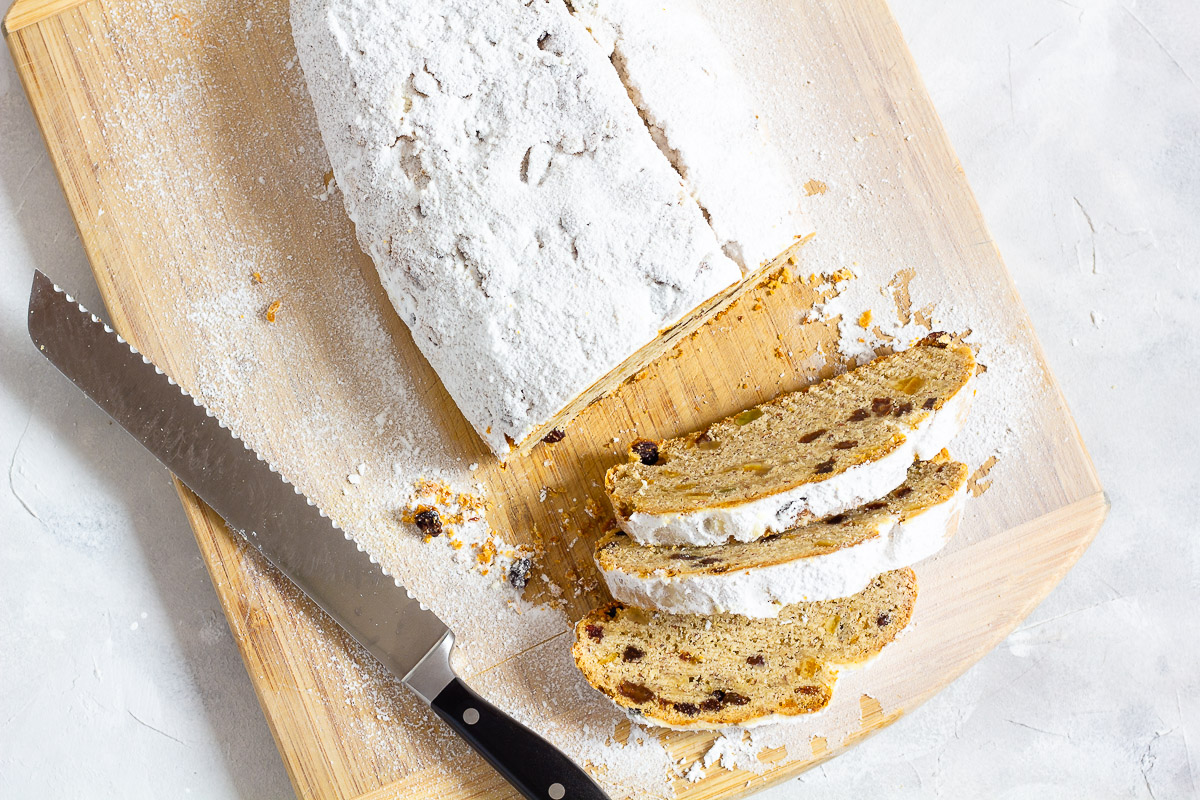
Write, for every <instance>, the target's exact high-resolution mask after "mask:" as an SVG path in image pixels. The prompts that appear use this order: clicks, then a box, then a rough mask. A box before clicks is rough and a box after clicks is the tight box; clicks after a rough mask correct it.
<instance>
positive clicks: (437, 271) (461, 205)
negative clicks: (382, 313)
mask: <svg viewBox="0 0 1200 800" xmlns="http://www.w3.org/2000/svg"><path fill="white" fill-rule="evenodd" d="M291 19H292V31H293V36H294V38H295V41H296V50H297V53H298V55H299V59H300V64H301V65H302V67H303V68H304V74H305V77H306V79H307V83H308V89H309V93H310V94H311V96H312V100H313V107H314V109H315V111H316V118H317V123H318V125H319V127H320V129H321V134H322V137H323V139H324V141H325V146H326V149H327V151H328V153H329V160H330V163H331V165H332V167H333V173H334V175H335V176H336V178H337V186H338V188H340V190H341V192H342V196H343V200H344V202H345V206H346V211H347V213H348V214H349V216H350V218H351V219H352V220H353V221H354V224H355V231H356V233H357V236H358V239H359V242H360V244H361V245H362V247H363V249H364V250H365V251H366V252H367V253H368V254H369V255H370V256H371V258H372V259H373V260H374V262H375V266H376V268H377V270H378V272H379V278H380V281H381V283H382V284H383V287H384V289H386V290H387V293H388V296H389V298H390V299H391V301H392V304H393V306H395V309H396V311H397V313H398V314H399V316H400V317H401V318H402V319H403V320H404V322H405V323H406V324H407V325H408V327H409V329H410V331H411V332H412V337H413V341H414V342H415V343H416V345H417V347H418V348H420V350H421V352H422V353H423V354H424V355H425V357H426V359H427V360H428V361H429V364H430V365H431V366H432V367H433V368H434V370H436V371H437V373H438V376H439V377H440V378H441V380H442V383H443V384H444V385H445V387H446V389H447V391H448V392H449V393H450V395H451V396H452V397H453V398H454V401H455V403H457V405H458V407H459V409H460V410H461V411H462V413H463V415H464V416H465V417H466V419H467V420H468V421H469V422H470V423H471V425H472V426H473V427H474V428H475V430H476V431H477V432H478V433H479V435H480V436H481V437H483V439H484V440H485V441H486V442H487V443H488V445H489V446H490V447H491V448H492V450H493V451H494V452H496V453H497V454H500V455H506V454H508V453H509V452H511V451H512V450H513V449H514V448H516V449H527V448H529V447H532V446H533V445H534V444H536V443H537V442H538V441H540V440H541V438H542V437H544V436H545V435H546V434H547V433H549V432H550V431H551V430H553V429H554V428H555V427H557V426H561V425H563V424H565V422H567V421H569V419H570V417H571V416H572V415H574V414H575V413H578V411H579V410H581V409H582V408H583V407H584V406H585V405H586V404H587V403H588V402H589V401H591V400H593V399H595V398H596V397H598V396H599V395H600V394H602V393H603V392H604V391H606V390H608V389H609V388H611V387H612V386H615V385H617V384H619V383H620V381H621V380H623V379H624V378H625V377H627V376H628V375H631V374H633V373H634V372H636V370H637V369H639V368H640V367H641V366H643V365H644V364H645V363H647V362H648V361H649V360H650V359H652V358H654V357H656V356H657V355H659V354H660V353H661V352H662V351H663V350H664V349H665V348H667V347H668V346H669V345H670V344H671V343H672V342H673V340H672V339H671V336H681V335H685V334H686V333H688V332H689V331H691V330H694V329H695V327H697V326H698V325H699V324H700V323H701V322H702V321H703V320H704V319H705V318H706V317H707V316H708V315H710V314H712V313H716V312H718V311H719V310H720V308H721V307H722V304H723V303H727V302H729V301H730V299H731V293H732V290H731V289H730V287H732V286H734V285H735V284H737V282H738V281H739V280H740V279H741V270H740V269H739V267H738V266H737V264H735V263H734V262H733V261H731V260H730V259H729V258H728V257H727V256H726V255H725V254H724V253H723V252H722V250H721V246H720V244H719V243H718V241H717V238H716V236H715V234H714V233H713V230H712V228H711V227H710V226H709V225H708V223H707V222H706V221H705V219H704V215H703V213H702V211H701V209H700V207H699V205H698V204H697V202H696V201H695V200H694V199H693V198H692V196H691V195H690V194H689V193H688V192H687V191H686V190H685V188H684V187H683V186H682V185H681V178H680V176H679V174H678V173H677V172H676V171H675V170H674V169H673V168H672V165H671V164H670V162H669V161H668V159H667V157H666V156H665V155H664V154H663V153H662V152H661V151H660V150H659V149H658V147H657V146H656V145H655V143H654V141H653V140H652V138H651V135H650V132H649V131H648V130H647V128H646V126H645V124H644V123H643V122H642V120H641V118H640V117H639V116H638V112H637V109H636V108H635V107H634V105H633V103H632V102H631V101H630V99H629V95H628V93H627V92H626V89H625V87H624V86H623V85H622V84H621V80H620V77H619V76H618V74H617V71H616V70H615V69H614V68H613V66H612V64H611V63H610V62H609V60H608V59H607V58H606V57H605V54H604V53H603V51H602V50H601V48H600V47H599V46H598V45H597V44H596V42H595V41H594V40H593V39H592V38H591V37H590V35H589V34H588V33H587V31H586V30H585V28H584V26H583V25H582V24H580V22H579V21H578V20H577V19H574V18H573V17H572V16H571V15H570V13H569V12H568V10H567V8H566V5H565V4H564V3H562V2H559V1H558V0H555V2H544V0H539V1H538V2H524V1H523V0H425V1H424V2H392V0H292V3H291ZM714 298H715V299H714Z"/></svg>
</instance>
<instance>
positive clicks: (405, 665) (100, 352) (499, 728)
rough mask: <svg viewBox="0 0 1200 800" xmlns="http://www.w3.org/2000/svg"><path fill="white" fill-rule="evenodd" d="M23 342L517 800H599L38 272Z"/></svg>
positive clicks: (299, 509) (430, 616)
mask: <svg viewBox="0 0 1200 800" xmlns="http://www.w3.org/2000/svg"><path fill="white" fill-rule="evenodd" d="M29 335H30V338H32V340H33V343H34V344H35V345H36V346H37V348H38V351H39V352H41V354H42V355H43V356H45V357H46V358H47V359H48V360H49V361H50V362H51V363H52V364H54V366H55V367H57V368H58V369H59V371H61V372H62V373H63V374H64V375H66V376H67V377H68V378H69V379H70V380H71V381H72V382H73V383H74V384H75V385H76V386H78V387H79V388H80V389H81V390H83V392H84V394H86V395H87V396H88V397H89V398H91V399H92V401H94V402H95V403H96V404H97V405H98V406H100V408H101V409H103V410H104V411H105V412H106V413H107V414H108V415H109V416H111V417H112V418H113V420H114V421H116V422H117V423H118V424H119V425H120V426H121V427H122V428H124V429H125V430H126V431H128V432H129V433H130V434H132V435H133V436H134V437H135V438H136V439H137V440H138V441H139V442H141V444H142V446H144V447H145V448H146V449H147V450H149V451H150V452H151V453H152V454H153V455H154V456H155V458H157V459H158V460H159V461H160V462H162V464H163V465H165V466H166V467H167V468H168V469H169V470H170V471H171V472H173V473H174V474H175V475H176V476H177V477H178V478H179V480H180V481H182V482H183V484H184V485H185V486H187V487H188V488H189V489H191V490H192V491H193V492H194V493H195V494H196V495H197V496H199V497H200V498H201V499H202V500H204V502H205V503H207V504H208V505H209V506H210V507H212V509H213V510H214V511H216V512H217V513H218V514H220V515H221V517H222V518H223V519H224V520H225V522H226V523H227V524H228V525H229V526H230V528H232V529H234V530H236V531H239V532H240V533H242V535H243V536H245V538H246V540H247V541H248V542H249V543H250V544H252V545H253V546H254V547H256V548H257V549H258V550H259V551H260V552H262V554H263V555H264V556H266V557H267V559H268V560H269V561H270V562H271V563H272V564H273V565H274V566H275V567H276V568H278V569H279V571H280V572H282V573H283V574H284V575H286V576H287V577H288V578H289V579H290V580H291V581H292V582H293V583H295V584H296V586H298V587H299V588H300V589H301V590H303V591H304V593H305V594H307V595H308V596H309V597H310V598H311V599H312V600H313V601H314V602H315V603H316V604H317V605H318V606H320V607H321V609H322V610H324V611H325V612H326V613H327V614H328V615H329V616H330V617H331V618H332V619H333V620H334V621H335V622H336V623H337V624H338V625H340V626H341V627H342V628H344V629H345V630H346V631H347V632H348V633H349V634H350V635H351V636H352V637H354V639H355V640H356V641H358V642H359V643H360V644H361V645H362V646H363V647H365V648H366V649H367V650H368V651H369V652H370V653H371V655H373V656H374V657H375V658H376V659H378V660H379V661H380V663H382V664H383V665H384V666H385V667H387V668H388V669H389V670H390V671H391V672H393V673H394V674H396V675H397V676H399V677H400V678H402V679H403V681H404V683H405V684H407V685H408V686H409V687H410V688H411V689H413V690H414V691H415V692H416V693H417V694H418V695H419V696H420V697H421V698H422V699H423V700H424V701H425V702H427V703H429V704H430V706H431V707H432V708H433V710H434V711H435V712H436V713H437V714H438V716H440V717H441V718H442V719H443V720H445V721H446V722H447V723H448V724H449V725H450V726H451V727H452V728H454V729H455V730H456V731H457V732H458V733H459V734H460V735H461V736H462V737H463V738H464V739H465V740H466V741H467V742H468V743H469V744H470V745H471V746H472V747H474V748H475V750H476V751H478V752H479V753H480V755H482V756H483V757H484V758H486V759H487V760H488V761H489V762H490V763H491V764H492V766H494V767H495V768H496V769H497V770H498V771H499V772H500V773H501V774H502V775H503V776H504V777H505V778H506V779H507V780H508V781H509V782H510V783H512V785H513V786H514V787H515V788H516V789H517V790H518V791H520V792H521V793H522V794H523V795H524V796H525V797H528V798H538V800H542V799H543V798H551V800H558V798H564V797H569V798H603V797H605V795H604V793H603V792H602V791H601V790H600V789H599V787H598V786H596V784H595V783H594V782H593V781H592V780H591V778H590V777H589V776H588V775H587V773H586V772H584V771H583V770H582V769H580V768H579V767H577V766H576V765H575V764H574V763H573V762H571V761H570V760H569V759H568V758H567V757H566V756H564V755H563V754H562V753H560V752H559V751H558V750H556V749H555V748H553V747H552V746H551V745H550V744H548V743H547V742H546V741H545V740H543V739H541V738H539V737H538V736H537V735H536V734H534V733H533V732H532V731H530V730H529V729H528V728H525V727H524V726H522V725H520V724H519V723H517V722H516V721H515V720H513V719H511V718H510V717H508V716H507V715H505V714H504V713H503V712H501V711H499V710H498V709H496V708H495V707H494V706H492V705H491V704H490V703H488V702H487V701H485V700H483V699H482V698H481V697H479V696H478V695H477V694H475V693H474V692H473V691H472V690H471V689H470V688H469V687H467V685H466V684H465V683H463V682H462V681H461V680H460V679H459V678H457V677H456V676H455V674H454V672H453V670H452V668H451V666H450V651H451V649H452V648H453V644H454V635H453V633H451V632H450V630H449V628H447V627H446V625H445V624H444V623H443V622H442V621H441V620H440V619H438V618H437V616H436V615H435V614H434V613H433V612H432V611H430V610H428V609H427V608H425V607H424V606H422V605H421V603H420V602H419V601H417V600H416V599H415V598H413V597H412V596H411V595H410V594H409V592H408V591H407V590H406V589H405V588H404V587H403V586H402V585H401V584H400V582H399V581H398V580H393V579H392V578H390V577H388V576H387V575H385V574H384V572H383V570H382V569H381V568H380V567H379V566H378V565H377V564H376V563H374V561H373V560H372V559H371V558H369V557H368V555H367V554H366V553H365V552H363V550H362V548H361V547H359V546H358V545H356V544H355V543H354V542H353V541H352V540H351V539H350V537H349V536H348V535H347V534H344V533H343V532H342V531H341V530H340V529H339V528H337V526H336V525H334V524H333V522H331V521H330V519H329V518H328V517H327V516H325V514H324V513H323V512H322V511H321V510H320V509H319V508H318V507H317V506H316V505H315V504H314V503H313V502H312V501H311V500H309V499H308V498H307V497H305V496H304V495H303V494H302V493H301V492H300V490H299V489H296V488H295V487H293V486H292V484H290V483H288V481H286V480H285V479H284V478H283V477H282V476H281V475H280V474H279V473H278V472H276V471H275V470H273V469H272V468H271V466H270V465H269V464H268V463H267V462H266V461H264V460H263V459H262V458H261V457H260V456H259V455H258V454H257V453H255V452H254V451H253V450H252V449H250V447H249V446H248V445H246V444H245V443H243V442H242V441H241V440H240V439H238V438H237V437H236V436H235V435H234V434H233V433H232V432H231V431H230V430H229V429H228V428H227V427H225V426H224V424H222V423H221V421H220V420H218V419H217V418H216V417H215V416H214V415H213V414H212V412H211V411H209V410H208V409H206V408H205V407H204V406H203V405H202V404H201V403H200V401H199V400H196V399H194V398H193V397H191V396H190V395H189V394H188V393H187V392H186V391H184V390H183V389H182V388H181V387H180V386H179V385H178V384H176V383H175V381H174V380H172V379H171V378H170V377H169V376H168V375H166V374H165V373H164V372H163V371H162V370H161V369H159V368H158V367H157V366H155V365H154V363H153V362H151V360H150V359H149V358H147V357H145V356H143V355H142V354H140V353H139V352H138V351H137V350H136V349H135V348H134V347H133V346H132V345H130V344H129V343H127V342H126V341H125V340H124V339H123V338H121V337H120V336H119V335H117V334H116V333H115V332H114V331H113V330H112V328H110V327H109V326H107V325H105V324H104V323H103V322H102V321H101V320H100V319H99V317H97V316H96V315H94V314H92V313H91V312H89V311H88V310H87V309H86V308H84V307H83V305H82V304H79V303H77V302H75V300H74V299H73V298H71V297H70V296H69V295H68V294H66V292H64V291H62V290H61V289H60V288H59V287H58V286H56V285H55V284H54V283H53V282H52V281H51V280H50V279H49V278H47V277H46V276H45V275H44V274H43V273H42V272H40V271H37V272H36V273H35V274H34V278H33V288H32V291H31V292H30V297H29Z"/></svg>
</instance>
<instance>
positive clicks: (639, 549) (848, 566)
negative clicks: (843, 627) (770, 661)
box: [596, 451, 968, 617]
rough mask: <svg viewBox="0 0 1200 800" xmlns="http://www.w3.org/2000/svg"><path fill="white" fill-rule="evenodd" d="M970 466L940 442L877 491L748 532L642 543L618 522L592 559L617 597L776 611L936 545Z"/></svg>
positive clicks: (841, 589) (676, 608)
mask: <svg viewBox="0 0 1200 800" xmlns="http://www.w3.org/2000/svg"><path fill="white" fill-rule="evenodd" d="M967 473H968V470H967V467H966V465H965V464H960V463H958V462H956V461H951V460H949V458H948V457H947V456H946V455H945V451H943V452H942V453H940V454H939V455H938V456H937V457H936V458H935V459H933V460H931V461H918V462H916V463H915V464H913V465H912V466H911V467H910V468H909V470H908V478H907V479H906V480H905V481H904V483H903V484H901V485H900V486H899V487H898V488H897V489H895V490H894V491H892V493H891V494H889V495H887V496H886V497H884V498H882V499H880V500H873V501H871V502H870V503H867V504H866V505H864V506H860V507H859V508H857V509H855V510H853V511H849V512H846V513H844V514H838V515H836V516H833V517H829V518H827V519H824V520H821V521H820V522H814V523H812V524H811V525H804V526H801V527H798V528H793V529H791V530H789V531H786V532H784V533H775V534H771V535H769V536H765V537H763V538H762V539H759V540H757V541H754V542H733V543H731V544H725V545H714V546H710V547H697V546H694V545H659V546H655V547H643V546H641V545H638V544H637V543H636V542H634V541H633V540H631V539H630V538H629V537H628V536H626V535H625V534H624V532H622V531H620V530H616V531H612V532H610V533H608V534H606V535H605V536H603V537H601V539H600V541H599V542H598V543H597V545H596V564H597V566H599V567H600V574H601V575H602V576H603V577H604V582H605V583H606V584H608V590H609V592H611V593H612V596H613V597H614V598H615V599H616V600H618V601H620V602H623V603H628V604H630V605H634V606H640V607H642V608H653V609H656V610H658V611H667V612H670V613H673V614H716V613H733V614H742V615H745V616H748V617H774V616H776V615H777V614H778V613H779V612H780V610H781V609H782V608H783V607H784V606H787V605H790V604H792V603H799V602H806V601H815V600H827V599H830V598H835V597H846V596H848V595H852V594H854V593H855V592H858V591H860V590H862V588H863V587H864V586H866V585H867V584H869V583H870V582H871V580H872V579H873V578H874V577H875V576H876V575H878V574H879V573H881V572H886V571H888V570H894V569H899V568H901V567H907V566H909V565H911V564H915V563H916V562H918V561H920V560H921V559H923V558H927V557H929V556H931V555H933V554H934V553H936V552H937V551H938V550H940V549H941V548H942V546H943V545H944V544H945V543H946V542H947V541H949V539H950V537H951V536H953V534H954V531H955V529H956V528H957V527H958V519H959V516H960V513H961V511H962V506H963V503H964V501H965V499H966V487H967Z"/></svg>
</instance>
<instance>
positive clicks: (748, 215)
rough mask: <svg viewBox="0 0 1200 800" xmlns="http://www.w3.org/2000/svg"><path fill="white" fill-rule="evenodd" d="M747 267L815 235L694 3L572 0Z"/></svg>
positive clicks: (748, 98)
mask: <svg viewBox="0 0 1200 800" xmlns="http://www.w3.org/2000/svg"><path fill="white" fill-rule="evenodd" d="M568 4H569V5H570V6H571V9H572V11H573V13H574V14H575V15H576V17H578V18H579V19H580V20H581V21H582V22H583V23H584V24H585V25H586V26H587V28H588V30H589V31H590V32H591V34H592V36H593V37H594V38H595V39H596V41H597V42H598V43H599V44H600V46H601V47H602V48H603V49H604V51H605V53H606V54H608V55H609V57H610V58H611V59H612V62H613V65H614V66H615V67H616V68H617V71H618V72H619V73H620V75H621V80H622V82H624V84H625V86H626V88H627V89H628V90H629V96H630V98H631V99H632V100H633V102H634V103H635V104H636V105H637V107H638V110H639V111H640V112H641V115H642V119H643V120H644V121H645V123H646V125H647V126H649V128H650V133H651V135H652V136H653V137H654V140H655V142H656V143H657V144H658V146H659V148H660V149H661V150H662V151H663V152H664V153H666V154H667V157H668V158H670V160H671V163H672V164H673V165H674V166H675V168H676V170H677V171H678V172H679V174H680V175H681V176H683V181H684V185H685V186H687V188H688V191H689V192H691V194H692V196H693V197H695V198H696V200H697V202H698V203H699V204H700V207H701V208H703V209H704V212H705V217H706V218H707V219H708V221H709V224H711V225H712V227H713V230H714V231H716V234H717V239H718V240H719V241H720V243H721V247H722V249H723V250H724V251H725V253H726V255H728V256H729V257H730V258H732V259H733V260H734V261H736V262H737V263H738V265H739V266H741V267H742V269H743V270H744V271H746V272H750V271H752V270H754V269H755V268H757V267H758V266H759V265H760V264H762V263H764V262H766V261H768V260H770V259H772V258H774V257H775V256H777V255H778V254H779V253H781V252H782V251H783V250H785V249H787V248H788V247H789V246H790V245H792V244H793V243H794V242H795V240H796V238H797V237H802V236H805V235H807V234H809V233H811V232H812V227H811V225H810V224H809V222H808V220H806V219H805V218H804V216H803V214H802V213H801V211H800V199H799V192H797V191H796V189H795V187H794V186H793V185H792V183H791V180H790V178H789V176H788V171H787V170H786V169H785V168H784V165H783V162H782V159H781V157H780V154H779V153H778V152H776V150H775V147H774V145H773V144H772V143H771V141H770V139H769V136H768V131H767V130H766V126H765V124H764V123H763V122H762V121H761V119H760V117H759V115H758V114H757V113H756V111H755V109H754V108H753V107H752V105H751V103H752V97H753V95H752V93H751V91H750V90H749V88H748V87H747V86H746V85H745V83H744V82H743V81H742V79H741V77H740V76H739V75H738V73H737V71H736V70H735V69H734V67H733V65H732V64H731V63H730V61H729V57H728V55H727V54H726V52H725V49H724V47H723V46H722V45H721V43H720V42H719V41H718V39H717V36H716V33H715V32H714V31H713V29H712V26H711V25H710V24H709V22H708V21H707V20H706V19H705V18H704V17H703V16H702V15H701V14H700V11H699V9H697V8H696V6H695V4H694V3H693V2H692V0H660V2H655V3H647V2H644V0H568Z"/></svg>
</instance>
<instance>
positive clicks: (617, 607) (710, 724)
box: [571, 569, 917, 729]
mask: <svg viewBox="0 0 1200 800" xmlns="http://www.w3.org/2000/svg"><path fill="white" fill-rule="evenodd" d="M916 597H917V579H916V575H914V574H913V571H912V570H911V569H902V570H895V571H893V572H888V573H885V574H883V575H880V576H878V577H876V578H875V580H873V581H872V582H871V584H870V585H869V586H868V587H867V588H866V589H864V590H863V591H861V592H859V593H858V594H856V595H854V596H852V597H845V598H841V599H838V600H825V601H822V602H819V603H798V604H796V605H792V606H788V607H787V608H785V609H783V610H782V611H781V612H780V614H779V616H778V617H777V618H775V619H747V618H746V617H741V616H737V615H734V614H717V615H715V616H711V617H706V616H701V615H697V614H681V615H677V614H666V613H662V612H653V611H646V610H643V609H639V608H635V607H632V606H626V605H622V604H620V603H614V604H611V605H608V606H605V607H604V608H601V609H598V610H596V611H593V612H592V613H590V614H588V615H587V616H586V617H584V618H583V619H582V620H580V621H579V623H578V624H577V625H576V626H575V645H574V646H573V647H572V650H571V652H572V655H574V657H575V663H576V665H577V666H578V667H579V669H580V671H581V672H583V675H584V677H585V678H587V680H588V682H589V683H591V684H592V686H594V687H595V688H597V689H599V690H600V691H601V692H603V693H604V694H606V695H608V697H610V698H611V699H612V700H613V702H615V703H616V704H617V705H618V706H620V707H621V708H623V709H625V710H626V711H627V712H628V713H629V714H630V715H631V716H632V717H634V718H635V719H637V720H638V721H639V722H647V723H650V724H654V725H660V726H663V727H668V728H678V729H693V728H694V729H713V728H726V727H751V726H754V725H761V724H764V723H768V722H779V721H781V720H785V719H788V718H790V717H795V716H797V715H800V714H810V713H812V712H814V711H820V710H821V709H822V708H824V707H825V706H826V705H828V704H829V700H830V698H831V697H832V696H833V686H834V683H835V682H836V680H837V669H836V665H840V664H858V663H862V662H864V661H866V660H868V659H870V658H871V657H872V656H874V655H876V654H878V653H879V651H880V650H882V649H883V648H884V646H885V645H887V644H888V643H889V642H891V641H892V640H893V639H895V638H896V635H897V634H898V633H899V632H900V631H902V630H903V629H904V627H905V626H906V625H907V624H908V621H909V620H910V619H911V618H912V612H913V606H914V604H915V602H916Z"/></svg>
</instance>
